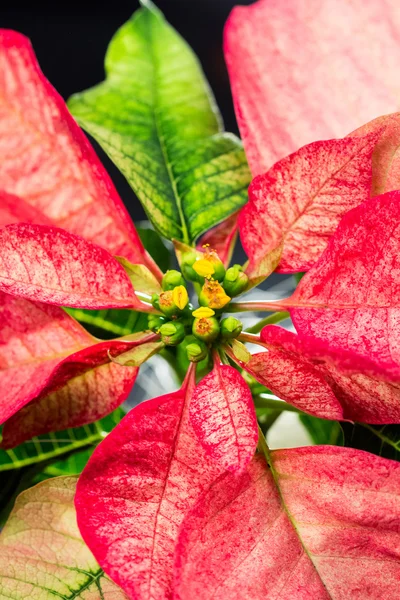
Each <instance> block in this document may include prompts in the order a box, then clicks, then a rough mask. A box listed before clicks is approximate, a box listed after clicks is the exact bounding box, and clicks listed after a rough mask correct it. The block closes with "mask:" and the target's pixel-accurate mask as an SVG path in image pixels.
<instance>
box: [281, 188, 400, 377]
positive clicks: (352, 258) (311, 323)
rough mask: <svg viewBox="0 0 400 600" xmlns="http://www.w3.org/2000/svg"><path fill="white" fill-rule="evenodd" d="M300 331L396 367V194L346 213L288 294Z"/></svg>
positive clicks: (399, 312) (399, 335)
mask: <svg viewBox="0 0 400 600" xmlns="http://www.w3.org/2000/svg"><path fill="white" fill-rule="evenodd" d="M288 305H290V306H292V307H293V308H292V309H291V314H292V318H293V322H294V324H295V326H296V328H297V330H298V332H299V334H300V335H306V336H310V337H314V338H315V339H317V340H322V341H326V342H328V343H329V345H330V346H331V347H332V348H336V349H337V350H343V351H345V350H349V351H352V352H354V353H356V354H358V355H359V356H363V357H365V358H367V359H370V360H372V361H374V362H375V364H377V365H381V366H382V368H388V369H391V368H393V369H394V368H396V366H399V365H400V327H399V319H400V308H399V307H400V192H390V193H387V194H384V195H382V196H378V197H377V198H373V199H371V200H368V201H367V202H364V203H363V204H362V205H361V206H359V207H358V208H355V209H353V210H352V211H350V212H348V213H347V214H346V215H345V216H344V217H343V219H342V221H341V223H340V225H339V227H338V229H337V231H336V233H335V234H334V236H333V237H332V238H331V240H330V242H329V245H328V247H327V249H326V250H325V252H324V253H323V255H322V256H321V258H320V259H319V261H318V262H317V263H316V265H315V266H314V267H313V268H312V269H311V270H310V271H308V273H307V274H306V275H305V277H303V279H302V280H301V282H300V284H299V286H298V287H297V289H296V291H295V293H294V294H293V296H292V298H290V299H289V300H288Z"/></svg>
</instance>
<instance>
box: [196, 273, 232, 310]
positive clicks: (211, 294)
mask: <svg viewBox="0 0 400 600" xmlns="http://www.w3.org/2000/svg"><path fill="white" fill-rule="evenodd" d="M229 300H230V297H229V296H227V295H226V294H225V290H224V288H223V287H222V285H221V284H220V283H219V282H218V281H215V280H214V279H211V280H208V279H206V280H205V282H204V285H203V287H202V290H201V292H200V294H199V303H200V305H201V306H208V307H209V308H212V309H214V310H219V309H220V308H223V307H224V306H225V305H226V304H228V302H229Z"/></svg>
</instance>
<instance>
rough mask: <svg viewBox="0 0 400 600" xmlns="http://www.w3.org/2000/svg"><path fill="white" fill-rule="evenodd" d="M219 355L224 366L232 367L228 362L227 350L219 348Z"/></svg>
mask: <svg viewBox="0 0 400 600" xmlns="http://www.w3.org/2000/svg"><path fill="white" fill-rule="evenodd" d="M218 354H219V357H220V359H221V362H222V364H223V365H230V362H229V360H228V357H227V356H226V353H225V350H224V348H222V347H221V346H220V347H219V348H218Z"/></svg>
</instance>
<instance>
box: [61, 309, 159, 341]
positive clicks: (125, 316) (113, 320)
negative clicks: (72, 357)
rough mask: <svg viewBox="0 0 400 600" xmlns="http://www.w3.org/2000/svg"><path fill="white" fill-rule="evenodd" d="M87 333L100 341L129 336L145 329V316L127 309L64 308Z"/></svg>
mask: <svg viewBox="0 0 400 600" xmlns="http://www.w3.org/2000/svg"><path fill="white" fill-rule="evenodd" d="M65 310H66V311H67V313H68V314H69V315H71V317H73V318H74V319H76V320H77V321H79V323H81V325H83V327H84V328H85V329H87V331H89V333H91V334H92V335H94V336H95V337H97V338H100V339H102V340H108V339H112V338H115V337H121V336H123V335H130V334H131V333H137V332H138V331H145V330H146V329H147V319H148V317H147V315H146V314H145V313H139V312H135V311H133V310H128V309H117V308H110V309H106V310H86V309H83V308H65Z"/></svg>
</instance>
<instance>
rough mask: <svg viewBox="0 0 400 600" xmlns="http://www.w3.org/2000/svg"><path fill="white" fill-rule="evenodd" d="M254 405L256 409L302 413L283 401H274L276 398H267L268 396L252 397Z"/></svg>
mask: <svg viewBox="0 0 400 600" xmlns="http://www.w3.org/2000/svg"><path fill="white" fill-rule="evenodd" d="M254 404H255V406H256V407H257V408H272V409H273V410H281V411H284V410H285V411H287V412H295V413H302V411H301V410H299V409H298V408H296V407H295V406H292V405H291V404H288V403H287V402H284V401H283V400H276V398H274V397H272V396H269V395H268V394H257V395H256V396H254Z"/></svg>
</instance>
